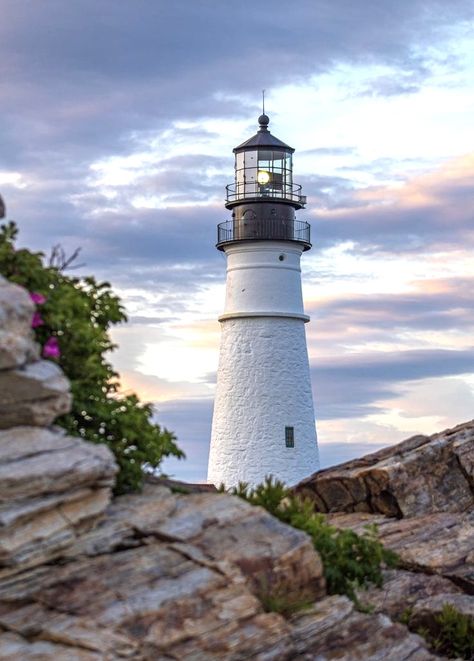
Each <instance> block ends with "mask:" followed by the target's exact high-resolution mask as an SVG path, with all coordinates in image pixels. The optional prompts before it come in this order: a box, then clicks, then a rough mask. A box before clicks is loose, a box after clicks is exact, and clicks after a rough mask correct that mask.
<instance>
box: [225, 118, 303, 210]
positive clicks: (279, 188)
mask: <svg viewBox="0 0 474 661" xmlns="http://www.w3.org/2000/svg"><path fill="white" fill-rule="evenodd" d="M258 122H259V130H258V133H256V134H255V135H254V136H253V137H252V138H250V139H249V140H247V141H246V142H244V143H242V144H241V145H239V146H238V147H236V148H235V149H234V154H235V180H234V183H233V184H229V186H227V202H226V206H227V208H228V209H230V208H232V207H234V206H235V205H236V204H241V203H242V202H243V201H244V200H245V201H249V200H260V201H267V200H268V199H269V198H270V199H274V200H278V201H282V202H289V203H290V204H291V205H292V206H293V207H295V208H297V209H300V208H302V207H303V206H304V205H305V203H306V198H305V196H304V195H301V186H299V185H295V184H293V167H292V155H293V152H294V151H295V150H294V149H293V148H292V147H289V146H288V145H286V144H285V143H284V142H282V141H281V140H279V139H278V138H276V137H275V136H273V135H272V134H271V133H270V131H269V130H268V124H269V122H270V120H269V118H268V116H267V115H261V116H260V117H259V119H258Z"/></svg>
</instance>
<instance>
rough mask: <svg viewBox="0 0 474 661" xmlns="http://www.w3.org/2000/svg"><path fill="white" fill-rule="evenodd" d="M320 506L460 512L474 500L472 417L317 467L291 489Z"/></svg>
mask: <svg viewBox="0 0 474 661" xmlns="http://www.w3.org/2000/svg"><path fill="white" fill-rule="evenodd" d="M295 491H296V492H297V493H299V494H301V495H303V496H308V497H309V498H311V499H312V500H313V501H314V502H315V504H316V506H317V508H318V510H319V511H320V512H371V513H380V514H385V515H386V516H392V517H399V518H401V517H407V516H419V515H423V514H431V513H433V512H462V511H466V510H470V509H472V508H473V505H474V422H471V423H466V424H463V425H459V426H458V427H455V428H454V429H448V430H446V431H444V432H441V433H440V434H435V435H433V436H414V437H413V438H409V439H408V440H406V441H404V442H403V443H400V444H399V445H396V446H395V447H389V448H385V449H383V450H380V451H379V452H375V453H374V454H369V455H367V456H365V457H363V458H362V459H356V460H354V461H349V462H347V463H345V464H341V465H340V466H336V467H335V468H328V469H326V470H322V471H319V472H318V473H315V474H314V475H312V476H311V477H309V478H307V479H306V480H303V482H301V483H300V484H299V485H298V486H297V487H296V489H295Z"/></svg>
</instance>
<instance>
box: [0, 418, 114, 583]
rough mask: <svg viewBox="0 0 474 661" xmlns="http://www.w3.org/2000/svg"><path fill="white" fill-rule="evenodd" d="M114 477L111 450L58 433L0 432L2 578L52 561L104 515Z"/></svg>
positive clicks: (29, 429) (35, 430) (21, 429)
mask: <svg viewBox="0 0 474 661" xmlns="http://www.w3.org/2000/svg"><path fill="white" fill-rule="evenodd" d="M116 471H117V468H116V465H115V461H114V458H113V456H112V453H111V452H110V450H109V449H108V448H107V447H105V446H104V445H93V444H91V443H86V442H84V441H81V440H80V439H78V438H72V437H70V436H66V435H65V434H64V433H62V432H61V431H59V430H57V431H53V430H49V429H38V428H35V427H14V428H12V429H8V430H4V431H0V575H1V573H2V569H1V568H3V571H5V568H12V567H19V566H20V567H23V568H24V567H26V566H31V565H36V564H40V563H42V562H46V561H48V560H51V558H54V557H56V556H57V555H58V553H59V552H60V551H62V550H63V549H64V548H66V547H67V546H69V545H70V544H72V543H73V542H74V541H75V539H76V536H77V532H78V531H79V530H81V531H82V530H84V529H87V528H89V527H90V526H91V525H92V524H93V522H94V520H95V519H96V518H97V517H98V516H99V515H100V514H101V513H102V512H103V511H104V510H105V508H106V507H107V505H108V503H109V502H110V498H111V490H112V486H113V484H114V477H115V473H116Z"/></svg>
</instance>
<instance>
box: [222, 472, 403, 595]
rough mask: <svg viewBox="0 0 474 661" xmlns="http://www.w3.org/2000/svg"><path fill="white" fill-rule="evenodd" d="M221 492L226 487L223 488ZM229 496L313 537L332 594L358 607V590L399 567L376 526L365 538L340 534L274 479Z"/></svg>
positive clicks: (243, 487) (377, 582) (238, 489)
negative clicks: (342, 595) (347, 599)
mask: <svg viewBox="0 0 474 661" xmlns="http://www.w3.org/2000/svg"><path fill="white" fill-rule="evenodd" d="M220 489H221V491H222V490H225V487H224V486H223V485H222V486H221V487H220ZM230 493H232V494H233V495H236V496H239V497H240V498H244V499H245V500H246V501H247V502H249V503H251V504H252V505H260V506H261V507H264V508H265V509H266V510H267V511H268V512H270V514H273V516H275V517H277V518H278V519H280V521H283V522H284V523H288V524H289V525H291V526H293V527H294V528H298V529H299V530H304V531H305V532H306V533H308V535H310V537H311V539H312V541H313V544H314V547H315V549H316V550H317V551H318V553H319V554H320V555H321V559H322V561H323V565H324V575H325V578H326V582H327V588H328V592H329V593H330V594H345V595H347V596H348V597H350V598H351V599H352V600H353V601H354V602H355V603H356V604H357V605H359V602H358V600H357V597H356V590H357V589H358V588H364V587H368V586H369V585H370V584H375V585H377V586H380V585H382V581H383V578H382V568H383V566H384V565H386V566H389V567H394V566H396V564H397V560H398V558H397V556H396V554H395V553H393V552H392V551H389V550H387V549H385V548H384V547H383V546H382V544H381V543H380V542H379V541H378V539H377V528H376V526H366V531H365V532H364V533H363V534H362V535H358V534H356V533H355V532H354V531H353V530H338V529H337V528H335V527H334V526H331V525H329V524H328V523H327V520H326V517H325V516H324V514H320V513H317V512H315V510H314V505H313V503H312V502H311V501H310V500H308V499H302V498H301V497H299V496H294V495H292V494H291V492H290V491H289V489H287V488H286V487H285V485H284V484H283V483H282V482H280V481H279V480H274V479H273V478H272V477H266V478H265V481H264V483H263V484H260V485H258V486H257V487H255V488H254V489H250V488H249V486H248V485H247V484H245V483H240V484H239V485H238V486H237V487H234V488H233V489H231V490H230Z"/></svg>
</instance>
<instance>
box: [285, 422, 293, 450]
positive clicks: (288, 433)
mask: <svg viewBox="0 0 474 661" xmlns="http://www.w3.org/2000/svg"><path fill="white" fill-rule="evenodd" d="M285 445H286V447H287V448H294V447H295V428H294V427H285Z"/></svg>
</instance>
